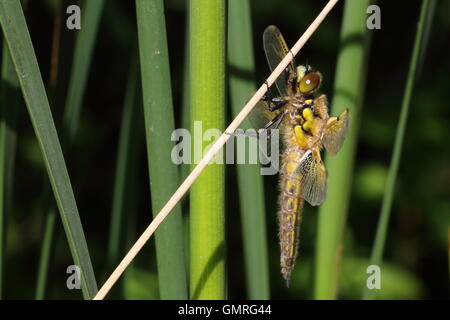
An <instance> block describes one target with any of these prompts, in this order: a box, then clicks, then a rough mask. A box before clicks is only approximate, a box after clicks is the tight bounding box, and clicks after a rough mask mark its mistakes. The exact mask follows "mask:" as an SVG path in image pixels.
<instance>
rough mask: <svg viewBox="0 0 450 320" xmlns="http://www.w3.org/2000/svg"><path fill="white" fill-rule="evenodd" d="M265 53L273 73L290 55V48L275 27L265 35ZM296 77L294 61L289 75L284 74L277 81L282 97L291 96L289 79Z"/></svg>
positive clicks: (269, 28) (267, 30)
mask: <svg viewBox="0 0 450 320" xmlns="http://www.w3.org/2000/svg"><path fill="white" fill-rule="evenodd" d="M263 44H264V51H265V52H266V58H267V62H268V63H269V67H270V70H271V71H273V70H274V69H275V68H276V67H277V66H278V64H279V63H280V62H281V60H283V58H284V57H285V56H286V55H287V54H288V53H289V48H288V46H287V45H286V42H285V41H284V38H283V36H282V35H281V32H280V30H278V28H277V27H275V26H268V27H267V28H266V30H264V34H263ZM294 75H295V62H294V60H292V61H291V63H290V64H289V65H288V73H286V72H283V73H281V75H280V76H279V77H278V79H277V80H276V81H275V84H276V86H277V88H278V91H279V92H280V96H281V97H284V96H287V95H289V91H288V82H289V78H291V77H293V76H294Z"/></svg>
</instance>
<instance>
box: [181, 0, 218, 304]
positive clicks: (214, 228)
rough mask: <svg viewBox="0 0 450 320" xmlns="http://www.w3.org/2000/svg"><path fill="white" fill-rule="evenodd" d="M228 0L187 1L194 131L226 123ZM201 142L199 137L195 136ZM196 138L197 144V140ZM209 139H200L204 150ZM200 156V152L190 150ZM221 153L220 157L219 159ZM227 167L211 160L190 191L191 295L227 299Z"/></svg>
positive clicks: (196, 297) (194, 154)
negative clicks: (225, 197) (199, 126)
mask: <svg viewBox="0 0 450 320" xmlns="http://www.w3.org/2000/svg"><path fill="white" fill-rule="evenodd" d="M225 9H226V8H225V1H222V0H217V1H209V0H192V1H190V2H189V42H190V43H189V45H190V59H189V66H190V72H189V74H190V79H189V82H190V84H191V87H190V98H191V103H190V106H191V132H192V133H193V132H194V124H193V121H201V124H202V130H203V132H205V131H206V130H208V129H210V128H215V129H219V130H222V131H223V129H224V125H225ZM195 142H197V143H198V144H199V145H200V141H195ZM195 142H194V143H195ZM210 143H211V142H202V150H203V148H204V147H206V146H207V145H209V144H210ZM192 155H193V158H194V159H196V158H197V161H198V160H199V159H198V158H201V154H200V152H197V153H196V152H195V149H194V152H193V153H192ZM220 156H221V153H219V154H218V156H217V157H216V159H219V158H220ZM224 191H225V167H224V165H223V164H210V165H208V166H207V167H206V169H205V170H204V171H203V172H202V174H201V175H200V177H199V178H198V179H197V181H196V182H195V183H194V185H193V186H192V188H191V194H190V235H191V253H190V257H191V261H190V284H191V286H190V290H191V291H190V296H191V298H192V299H224V298H225V257H224V254H225V238H224V236H225V232H224V229H225V217H224V210H225V205H224V200H225V199H224Z"/></svg>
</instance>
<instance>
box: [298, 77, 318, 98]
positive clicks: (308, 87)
mask: <svg viewBox="0 0 450 320" xmlns="http://www.w3.org/2000/svg"><path fill="white" fill-rule="evenodd" d="M321 82H322V75H321V74H320V73H319V72H311V73H308V74H307V75H305V76H304V77H303V79H302V80H301V81H300V83H299V84H298V90H299V91H300V93H302V94H311V93H313V92H314V91H316V90H317V89H318V88H319V86H320V83H321Z"/></svg>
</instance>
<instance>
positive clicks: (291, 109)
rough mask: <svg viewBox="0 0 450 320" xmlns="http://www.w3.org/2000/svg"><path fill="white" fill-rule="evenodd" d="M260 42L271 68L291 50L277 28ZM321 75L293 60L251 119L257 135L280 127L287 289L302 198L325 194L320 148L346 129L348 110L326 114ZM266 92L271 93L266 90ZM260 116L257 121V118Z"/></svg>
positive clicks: (316, 200) (331, 145) (336, 145)
mask: <svg viewBox="0 0 450 320" xmlns="http://www.w3.org/2000/svg"><path fill="white" fill-rule="evenodd" d="M263 45H264V51H265V54H266V58H267V61H268V64H269V67H270V69H271V71H273V70H274V69H275V68H276V67H277V66H278V64H279V63H280V62H281V60H282V59H283V58H284V57H285V56H286V55H287V54H290V51H289V49H288V47H287V45H286V42H285V40H284V38H283V36H282V34H281V32H280V30H279V29H278V28H277V27H275V26H268V27H267V28H266V29H265V31H264V34H263ZM321 83H322V74H321V73H320V72H319V71H317V70H315V69H314V68H313V67H312V66H310V65H308V64H305V65H298V66H296V64H295V61H294V60H292V62H291V63H290V64H289V65H288V66H287V68H286V69H285V71H284V72H283V73H282V74H281V75H280V77H278V78H277V80H276V81H275V84H276V87H277V89H278V92H279V96H278V97H270V95H269V94H267V95H266V96H264V97H263V98H262V99H261V101H260V102H259V103H258V104H257V106H255V110H254V111H253V112H252V114H251V117H250V120H251V121H252V123H255V122H256V123H261V119H263V120H264V121H265V124H264V125H258V126H259V128H260V129H259V130H258V133H262V132H263V131H266V134H265V136H267V137H269V138H270V137H272V134H271V133H270V131H272V130H273V129H279V130H280V131H279V132H280V134H281V135H280V136H281V140H282V142H283V143H282V145H283V149H282V152H281V155H280V158H281V159H280V160H281V166H280V179H279V187H280V188H279V189H280V194H279V211H278V223H279V241H280V251H281V253H280V267H281V274H282V276H283V278H284V280H285V281H286V286H287V287H289V283H290V280H291V274H292V271H293V269H294V266H295V261H296V259H297V254H298V248H299V235H300V222H301V218H302V209H303V205H304V201H306V202H308V203H309V204H310V205H312V206H318V205H320V204H322V203H323V201H324V200H325V198H326V194H327V176H328V174H327V170H326V168H325V165H324V163H323V161H322V158H321V150H322V149H323V148H324V149H325V150H326V151H327V152H328V153H330V154H333V155H334V154H336V153H337V152H338V151H339V150H340V149H341V147H342V145H343V143H344V140H345V137H346V135H347V131H348V127H349V119H350V118H349V110H348V109H345V110H344V111H343V112H342V113H341V114H340V115H339V116H337V117H333V116H330V115H329V114H328V102H327V98H326V96H325V95H323V94H319V93H318V90H319V88H320V86H321ZM268 92H270V91H268ZM258 119H259V120H258Z"/></svg>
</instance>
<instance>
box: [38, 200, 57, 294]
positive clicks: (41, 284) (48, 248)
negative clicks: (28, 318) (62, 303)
mask: <svg viewBox="0 0 450 320" xmlns="http://www.w3.org/2000/svg"><path fill="white" fill-rule="evenodd" d="M56 215H57V212H56V208H55V207H53V206H50V207H49V208H47V212H46V215H45V224H44V232H43V235H44V236H43V240H42V247H41V254H40V257H39V269H38V277H37V282H36V293H35V299H36V300H43V299H44V298H45V290H46V287H47V276H48V268H49V264H50V256H51V253H52V249H53V239H54V238H55V224H56Z"/></svg>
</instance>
